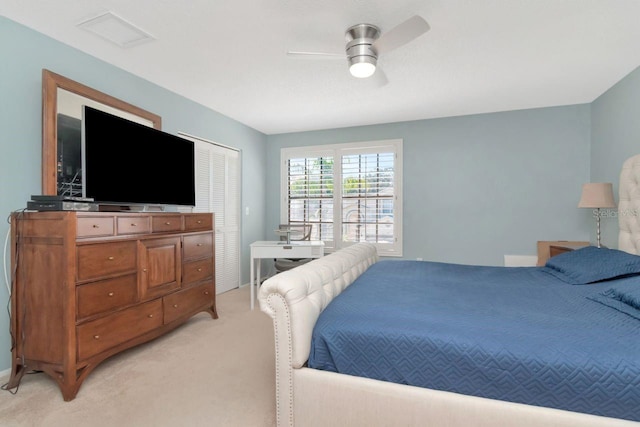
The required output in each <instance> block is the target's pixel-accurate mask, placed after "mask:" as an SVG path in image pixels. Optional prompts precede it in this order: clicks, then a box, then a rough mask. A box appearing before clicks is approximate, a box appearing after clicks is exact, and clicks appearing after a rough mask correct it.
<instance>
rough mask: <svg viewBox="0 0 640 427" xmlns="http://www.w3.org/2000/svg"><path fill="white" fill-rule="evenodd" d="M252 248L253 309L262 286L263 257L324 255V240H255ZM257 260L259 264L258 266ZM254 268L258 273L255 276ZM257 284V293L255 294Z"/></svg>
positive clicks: (250, 275)
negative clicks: (261, 266)
mask: <svg viewBox="0 0 640 427" xmlns="http://www.w3.org/2000/svg"><path fill="white" fill-rule="evenodd" d="M249 247H250V248H251V266H250V273H249V286H251V310H253V306H254V301H255V300H256V297H257V292H258V288H259V287H260V264H261V261H262V258H267V259H268V258H272V259H275V258H320V257H322V256H323V255H324V242H321V241H317V240H298V241H294V242H291V243H289V244H287V242H282V241H279V240H275V241H260V242H253V243H252V244H251V245H249ZM256 261H257V266H256ZM254 270H255V271H257V274H256V275H255V276H254ZM254 284H255V294H254V288H253V287H254Z"/></svg>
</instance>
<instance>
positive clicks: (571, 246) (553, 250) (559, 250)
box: [549, 242, 589, 258]
mask: <svg viewBox="0 0 640 427" xmlns="http://www.w3.org/2000/svg"><path fill="white" fill-rule="evenodd" d="M586 246H589V244H588V243H587V244H584V243H583V242H580V243H565V244H557V245H551V246H549V258H551V257H554V256H556V255H560V254H563V253H565V252H571V251H575V250H576V249H580V248H584V247H586Z"/></svg>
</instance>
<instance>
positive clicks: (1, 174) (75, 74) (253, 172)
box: [0, 17, 266, 371]
mask: <svg viewBox="0 0 640 427" xmlns="http://www.w3.org/2000/svg"><path fill="white" fill-rule="evenodd" d="M43 68H46V69H49V70H51V71H53V72H55V73H58V74H61V75H63V76H65V77H69V78H71V79H73V80H76V81H78V82H80V83H83V84H85V85H87V86H90V87H92V88H95V89H97V90H99V91H102V92H105V93H107V94H109V95H112V96H115V97H116V98H120V99H122V100H124V101H127V102H129V103H131V104H133V105H137V106H139V107H141V108H144V109H146V110H149V111H152V112H154V113H156V114H158V115H160V116H161V117H162V127H163V130H165V131H167V132H170V133H176V132H178V131H183V132H187V133H189V134H192V135H198V136H200V137H203V138H207V139H210V140H213V141H216V142H219V143H222V144H225V145H229V146H232V147H235V148H238V149H240V150H242V159H243V163H242V182H243V186H242V206H243V207H245V206H249V207H250V212H251V215H250V216H243V218H242V221H243V223H242V270H243V283H245V282H248V281H249V279H248V277H249V252H248V248H249V243H250V242H252V241H255V240H262V239H264V230H265V221H264V212H265V196H264V194H265V193H266V192H265V184H264V179H263V177H264V175H265V166H266V165H265V162H264V158H265V156H266V148H265V144H266V136H265V135H264V134H262V133H260V132H258V131H256V130H254V129H251V128H249V127H247V126H245V125H243V124H241V123H239V122H237V121H234V120H232V119H230V118H228V117H225V116H223V115H221V114H219V113H217V112H215V111H212V110H210V109H208V108H205V107H203V106H202V105H200V104H197V103H194V102H192V101H190V100H187V99H186V98H183V97H181V96H178V95H176V94H175V93H172V92H170V91H168V90H166V89H163V88H161V87H159V86H157V85H155V84H152V83H150V82H148V81H146V80H143V79H141V78H139V77H136V76H134V75H132V74H130V73H128V72H126V71H123V70H121V69H119V68H116V67H114V66H111V65H109V64H107V63H105V62H102V61H100V60H98V59H96V58H94V57H92V56H89V55H87V54H84V53H82V52H80V51H78V50H76V49H73V48H71V47H69V46H67V45H65V44H62V43H59V42H57V41H55V40H53V39H51V38H48V37H46V36H44V35H42V34H40V33H37V32H35V31H32V30H30V29H28V28H26V27H24V26H21V25H19V24H17V23H15V22H13V21H10V20H8V19H6V18H4V17H0V85H1V86H0V215H3V218H5V217H7V216H8V215H9V214H10V212H12V211H14V210H17V209H22V208H24V207H25V206H26V201H27V200H29V198H30V196H31V195H32V194H40V193H41V184H40V182H41V181H40V177H41V143H42V138H41V133H42V126H41V125H42V95H41V93H42V89H41V88H42V77H41V76H42V69H43ZM243 212H244V209H243ZM8 229H9V226H8V224H7V222H6V221H4V220H3V221H1V222H0V236H1V237H2V242H3V243H4V237H5V235H6V233H7V231H8ZM2 270H4V266H3V267H2ZM2 282H3V285H2V287H1V289H0V307H2V308H3V309H2V313H1V314H0V371H2V370H4V369H8V368H9V367H10V344H9V333H8V331H9V320H8V316H7V314H6V310H4V307H6V306H7V300H8V292H7V289H6V287H5V286H4V278H3V279H2Z"/></svg>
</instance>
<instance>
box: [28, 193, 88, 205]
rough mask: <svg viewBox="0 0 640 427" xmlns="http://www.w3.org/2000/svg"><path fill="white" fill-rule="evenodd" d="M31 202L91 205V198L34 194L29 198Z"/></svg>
mask: <svg viewBox="0 0 640 427" xmlns="http://www.w3.org/2000/svg"><path fill="white" fill-rule="evenodd" d="M31 200H33V201H36V202H57V201H66V202H85V203H92V202H93V201H94V200H93V197H79V196H65V195H62V194H34V195H32V196H31Z"/></svg>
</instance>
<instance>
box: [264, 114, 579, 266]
mask: <svg viewBox="0 0 640 427" xmlns="http://www.w3.org/2000/svg"><path fill="white" fill-rule="evenodd" d="M392 138H402V139H403V140H404V157H403V158H404V176H403V178H404V205H403V210H404V219H403V221H404V222H403V228H404V230H403V231H404V236H403V239H404V258H409V259H415V258H417V257H421V258H424V259H425V260H432V261H443V262H456V263H465V264H486V265H502V264H503V255H504V254H524V255H535V254H536V242H537V241H538V240H558V239H567V240H572V239H576V240H582V239H585V238H588V237H589V229H590V228H589V227H590V226H591V223H590V222H589V217H588V216H587V215H586V212H584V210H580V209H577V207H576V206H577V203H578V200H579V197H580V189H581V186H582V184H583V183H584V182H588V178H589V150H590V147H589V144H590V142H589V141H590V125H589V106H588V105H576V106H568V107H554V108H543V109H533V110H522V111H510V112H504V113H494V114H482V115H473V116H464V117H453V118H444V119H433V120H422V121H413V122H404V123H393V124H384V125H374V126H363V127H354V128H345V129H333V130H326V131H315V132H302V133H293V134H281V135H270V136H268V137H267V139H268V143H269V144H268V145H269V148H268V152H267V162H268V164H267V188H269V189H278V188H279V179H280V162H279V160H280V149H281V148H282V147H290V146H305V145H317V144H329V143H331V144H333V143H341V142H352V141H367V140H378V139H392ZM279 201H280V199H279V191H277V190H276V191H270V192H269V194H268V199H267V234H268V230H272V229H274V228H276V227H277V224H278V223H279V222H280V221H279V214H280V205H279Z"/></svg>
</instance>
